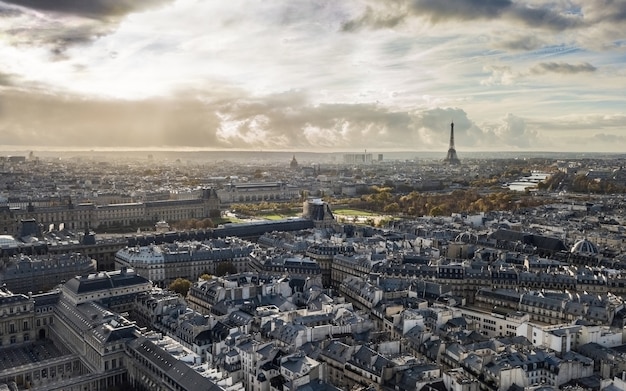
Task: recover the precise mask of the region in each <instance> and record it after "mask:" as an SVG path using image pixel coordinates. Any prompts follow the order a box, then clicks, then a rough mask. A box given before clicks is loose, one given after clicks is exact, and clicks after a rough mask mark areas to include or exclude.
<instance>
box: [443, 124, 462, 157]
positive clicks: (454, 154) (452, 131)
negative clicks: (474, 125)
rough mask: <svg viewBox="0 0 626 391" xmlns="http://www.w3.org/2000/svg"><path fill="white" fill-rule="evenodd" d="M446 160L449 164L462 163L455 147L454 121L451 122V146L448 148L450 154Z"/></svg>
mask: <svg viewBox="0 0 626 391" xmlns="http://www.w3.org/2000/svg"><path fill="white" fill-rule="evenodd" d="M444 162H446V163H448V164H455V165H456V164H461V161H460V160H459V158H458V156H456V149H455V148H454V122H452V123H450V147H449V148H448V155H447V156H446V158H445V160H444Z"/></svg>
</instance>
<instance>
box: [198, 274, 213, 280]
mask: <svg viewBox="0 0 626 391" xmlns="http://www.w3.org/2000/svg"><path fill="white" fill-rule="evenodd" d="M200 279H201V280H204V281H209V280H210V279H211V275H210V274H209V273H204V274H202V275H201V276H200Z"/></svg>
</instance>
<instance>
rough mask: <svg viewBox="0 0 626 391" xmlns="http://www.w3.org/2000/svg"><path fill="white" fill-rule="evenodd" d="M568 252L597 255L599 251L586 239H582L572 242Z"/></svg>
mask: <svg viewBox="0 0 626 391" xmlns="http://www.w3.org/2000/svg"><path fill="white" fill-rule="evenodd" d="M570 252H571V253H573V254H583V255H598V254H599V253H600V252H599V251H598V247H597V246H596V245H595V244H593V243H591V242H590V241H588V240H587V239H582V240H579V241H577V242H576V243H574V245H573V246H572V249H571V250H570Z"/></svg>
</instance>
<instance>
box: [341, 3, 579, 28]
mask: <svg viewBox="0 0 626 391" xmlns="http://www.w3.org/2000/svg"><path fill="white" fill-rule="evenodd" d="M385 4H389V5H390V6H388V7H386V8H383V7H373V6H369V7H367V8H366V9H365V11H363V13H362V14H361V16H360V17H358V18H355V19H354V20H352V21H349V22H346V24H345V27H344V29H346V30H350V29H351V28H353V27H354V26H359V27H365V26H367V27H370V28H384V27H393V26H395V25H398V24H400V23H401V22H403V21H404V19H407V18H409V17H420V18H425V19H427V20H429V21H430V22H431V23H433V24H438V23H444V22H448V21H474V20H476V21H479V20H495V19H504V20H508V21H512V22H519V23H521V24H522V25H523V26H527V27H534V28H542V29H547V30H553V31H563V30H567V29H570V28H574V27H579V26H582V25H583V18H582V15H579V14H575V13H572V12H569V9H567V8H565V7H561V8H559V7H556V6H555V4H538V5H537V4H535V5H532V6H531V5H530V4H526V3H523V2H515V1H511V0H412V1H409V0H405V1H391V2H385Z"/></svg>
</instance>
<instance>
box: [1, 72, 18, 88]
mask: <svg viewBox="0 0 626 391" xmlns="http://www.w3.org/2000/svg"><path fill="white" fill-rule="evenodd" d="M14 83H15V75H13V74H9V73H3V72H0V87H8V86H12V85H14Z"/></svg>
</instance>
